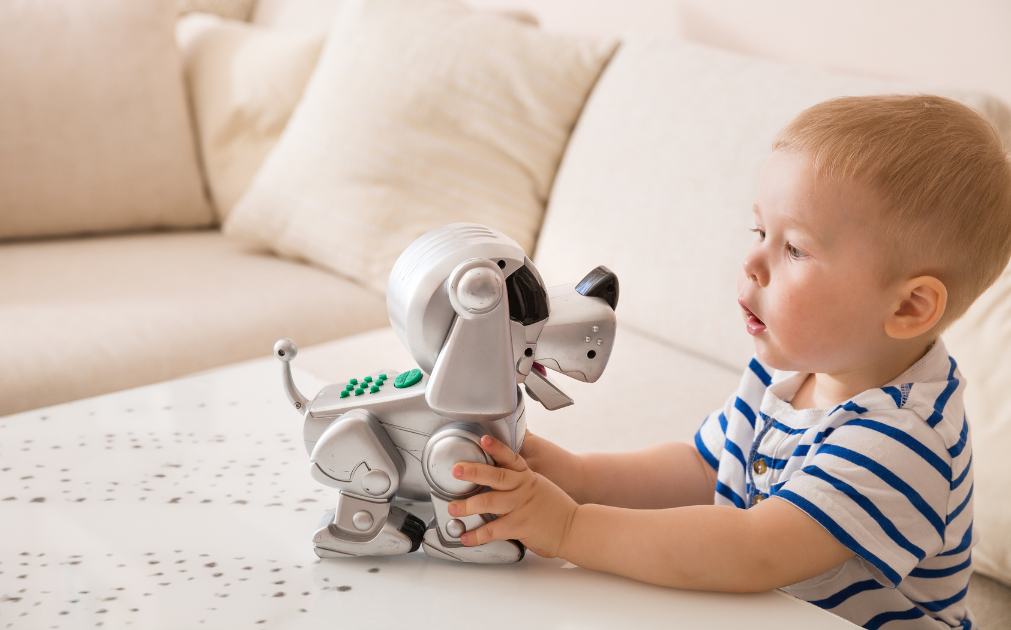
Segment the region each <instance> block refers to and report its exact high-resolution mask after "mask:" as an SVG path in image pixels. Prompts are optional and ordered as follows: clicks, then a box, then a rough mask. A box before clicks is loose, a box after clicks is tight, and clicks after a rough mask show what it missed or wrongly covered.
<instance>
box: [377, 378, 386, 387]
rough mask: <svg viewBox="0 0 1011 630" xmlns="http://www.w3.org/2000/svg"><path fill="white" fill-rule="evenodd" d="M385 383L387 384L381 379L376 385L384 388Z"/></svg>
mask: <svg viewBox="0 0 1011 630" xmlns="http://www.w3.org/2000/svg"><path fill="white" fill-rule="evenodd" d="M385 383H386V381H385V380H383V379H379V380H377V381H376V385H378V386H380V387H382V386H383V384H385Z"/></svg>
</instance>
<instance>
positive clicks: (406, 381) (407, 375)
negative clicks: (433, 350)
mask: <svg viewBox="0 0 1011 630" xmlns="http://www.w3.org/2000/svg"><path fill="white" fill-rule="evenodd" d="M420 380H421V370H419V369H417V368H415V369H413V370H410V371H408V372H404V373H403V374H399V375H397V378H395V379H393V386H394V387H396V388H397V389H403V388H405V387H410V386H411V385H414V384H416V383H417V382H418V381H420Z"/></svg>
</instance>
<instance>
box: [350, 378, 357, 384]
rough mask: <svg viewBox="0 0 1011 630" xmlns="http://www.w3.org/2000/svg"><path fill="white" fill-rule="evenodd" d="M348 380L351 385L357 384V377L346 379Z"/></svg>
mask: <svg viewBox="0 0 1011 630" xmlns="http://www.w3.org/2000/svg"><path fill="white" fill-rule="evenodd" d="M348 382H349V383H351V384H352V385H357V384H358V379H356V378H353V379H351V380H350V381H348Z"/></svg>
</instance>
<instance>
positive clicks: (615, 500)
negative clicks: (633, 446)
mask: <svg viewBox="0 0 1011 630" xmlns="http://www.w3.org/2000/svg"><path fill="white" fill-rule="evenodd" d="M521 455H522V456H523V458H524V460H526V462H527V465H528V466H529V467H530V468H531V469H532V470H534V471H535V472H537V473H538V474H541V475H544V476H545V477H547V478H548V479H549V480H551V482H553V483H554V484H555V485H557V486H558V487H560V488H561V489H562V490H564V491H565V492H566V493H567V494H568V495H569V496H571V497H572V498H573V499H575V500H576V502H577V503H599V504H601V505H611V506H615V507H625V508H638V509H647V508H653V509H656V508H670V507H680V506H683V505H709V504H712V502H713V496H714V495H715V494H716V471H715V470H713V468H712V467H711V466H710V465H709V464H707V463H706V462H705V460H703V459H702V456H701V455H699V452H698V451H697V450H696V449H695V447H694V446H691V445H688V444H684V443H681V442H668V443H665V444H657V445H656V446H650V447H648V448H644V449H641V450H638V451H631V452H627V453H587V454H583V455H575V454H573V453H570V452H568V451H566V450H565V449H563V448H561V447H560V446H557V445H555V444H553V443H551V442H549V441H548V440H545V439H544V438H542V437H539V436H537V435H534V434H532V433H530V432H529V431H528V432H527V434H526V437H525V438H524V441H523V449H522V450H521Z"/></svg>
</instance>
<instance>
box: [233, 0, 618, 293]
mask: <svg viewBox="0 0 1011 630" xmlns="http://www.w3.org/2000/svg"><path fill="white" fill-rule="evenodd" d="M613 49H614V43H613V42H601V43H597V42H590V41H575V40H570V39H565V38H561V37H558V36H554V35H550V34H547V33H543V32H541V31H539V30H537V29H536V28H533V27H531V26H529V25H525V24H523V23H520V22H518V21H516V20H514V19H510V18H507V17H504V16H501V15H496V14H492V13H486V12H478V11H472V10H470V9H468V8H466V7H464V6H463V5H461V4H458V3H457V2H454V1H452V0H424V1H422V0H352V1H349V2H347V3H346V4H344V5H343V6H342V8H341V10H340V12H339V13H338V15H337V17H336V19H335V20H334V24H333V27H332V29H331V31H330V34H329V36H328V39H327V43H326V45H325V47H324V49H323V52H322V53H321V55H320V60H319V63H318V64H317V66H316V70H315V71H314V73H313V76H312V78H311V79H310V80H309V85H308V86H307V87H306V91H305V95H304V97H303V99H302V102H301V103H300V104H299V106H298V107H297V108H296V110H295V113H294V115H293V116H292V118H291V121H290V122H289V123H288V126H287V128H286V129H285V131H284V133H283V134H282V136H281V140H280V142H279V143H278V145H277V146H276V147H275V148H274V151H273V152H272V153H271V154H270V155H269V156H268V157H267V160H266V161H265V162H264V165H263V167H262V168H261V170H260V172H259V173H258V174H257V175H256V178H255V179H254V181H253V184H252V186H251V187H250V188H249V190H248V191H247V192H246V194H245V195H244V196H243V197H242V199H240V200H239V202H238V203H237V204H236V206H235V208H234V209H233V210H232V213H231V214H230V215H229V217H228V221H227V223H226V224H225V230H226V233H227V234H232V235H237V236H240V237H243V238H247V239H252V240H256V241H259V242H262V243H265V244H267V245H269V246H270V247H272V248H273V249H274V250H275V251H276V252H278V253H280V254H282V255H286V256H292V257H298V258H304V259H308V260H310V261H312V262H315V263H317V264H319V265H322V266H324V267H327V268H329V269H332V270H335V271H337V272H339V273H341V274H343V275H345V276H347V277H350V278H353V279H356V280H358V281H359V282H360V283H362V284H364V285H365V286H368V287H371V288H373V289H374V290H376V291H378V292H382V291H385V288H386V282H387V279H388V277H389V274H390V270H391V269H392V267H393V263H394V261H396V259H397V257H398V256H399V255H400V253H401V252H402V251H403V250H404V249H405V248H406V247H407V246H408V245H409V244H410V243H411V242H412V241H414V240H415V239H416V238H417V237H418V236H420V235H421V234H424V233H425V232H427V231H429V230H430V229H432V228H435V227H437V226H440V225H444V224H446V223H453V222H456V221H473V222H476V223H483V224H486V225H489V226H491V227H494V228H497V229H499V230H501V231H502V232H504V233H506V234H508V235H509V236H511V237H512V238H514V239H516V241H517V242H518V243H519V244H520V245H521V246H523V247H524V248H525V249H526V250H527V251H528V252H532V250H533V246H534V243H535V240H536V236H537V231H538V228H539V226H540V222H541V215H542V213H543V211H544V205H545V202H546V201H547V198H548V193H549V191H550V190H551V182H552V180H553V179H554V175H555V170H556V169H557V166H558V162H559V160H560V158H561V155H562V151H563V150H564V148H565V144H566V141H567V140H568V137H569V133H570V132H571V130H572V127H573V125H574V124H575V122H576V118H577V117H578V115H579V112H580V110H581V109H582V106H583V102H584V100H585V99H586V96H587V94H588V92H589V91H590V88H591V87H592V86H593V83H594V82H595V81H596V78H597V75H598V74H599V73H600V71H601V69H602V68H603V66H604V64H605V63H606V61H607V59H608V58H609V56H610V54H611V52H612V51H613Z"/></svg>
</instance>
